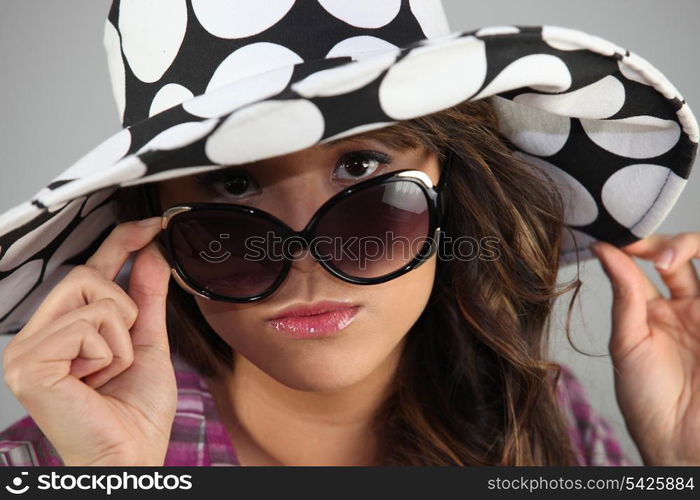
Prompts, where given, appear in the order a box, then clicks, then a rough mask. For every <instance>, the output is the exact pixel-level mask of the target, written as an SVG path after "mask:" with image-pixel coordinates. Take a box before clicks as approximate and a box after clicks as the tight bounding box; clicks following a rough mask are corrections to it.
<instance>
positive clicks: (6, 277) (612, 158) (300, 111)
mask: <svg viewBox="0 0 700 500" xmlns="http://www.w3.org/2000/svg"><path fill="white" fill-rule="evenodd" d="M104 46H105V49H106V51H107V59H108V65H109V72H110V76H111V80H112V88H113V92H114V98H115V100H116V103H117V109H118V112H119V115H120V118H121V121H122V124H123V129H122V130H121V131H120V132H118V133H116V134H114V135H113V136H112V137H109V138H108V139H106V140H105V141H104V142H102V143H101V144H100V145H98V146H97V147H96V148H95V149H93V150H92V151H90V152H89V153H88V154H86V155H85V156H84V157H82V158H81V159H80V160H78V161H77V162H76V163H75V164H74V165H72V166H70V167H69V168H68V169H66V170H65V171H64V172H63V173H61V174H60V175H59V176H58V177H56V178H55V179H53V180H52V181H51V182H50V183H48V185H47V186H46V187H45V188H43V189H41V190H40V191H39V192H38V193H36V195H34V196H33V197H32V198H31V200H29V201H26V202H24V203H22V204H20V205H18V206H16V207H14V208H12V209H10V210H9V211H7V212H6V213H4V214H3V215H1V216H0V333H14V332H17V331H18V330H19V329H20V328H21V327H22V326H23V325H24V323H26V322H27V321H28V319H29V318H30V317H31V315H32V314H33V312H34V311H35V310H36V308H37V307H38V305H39V304H40V303H41V302H42V301H43V299H44V298H45V296H46V295H47V293H48V292H49V291H50V290H51V288H52V287H53V286H54V285H55V284H56V283H57V282H58V281H60V280H61V279H62V278H63V276H65V274H66V273H67V272H68V271H69V270H70V269H71V267H72V266H75V265H78V264H82V263H84V262H85V260H87V258H88V257H89V256H90V255H91V254H92V253H93V252H94V251H95V250H96V248H97V246H98V245H99V243H101V241H102V240H103V239H104V238H105V237H106V236H107V234H109V232H110V231H111V229H112V228H113V227H114V225H115V224H116V219H115V217H114V214H113V207H114V200H113V199H112V195H113V194H114V192H115V191H116V190H117V189H119V188H120V187H122V186H130V185H134V184H142V183H148V182H153V181H161V180H165V179H170V178H174V177H179V176H183V175H191V174H194V173H197V172H201V171H204V170H211V169H217V168H221V167H223V166H228V165H234V164H240V163H244V162H252V161H255V160H260V159H263V158H266V157H272V156H276V155H281V154H286V153H291V152H294V151H297V150H300V149H304V148H307V147H309V146H313V145H315V144H317V143H322V142H325V141H328V140H332V139H336V138H339V137H342V136H347V135H351V134H355V133H359V132H363V131H368V130H371V129H376V128H380V127H385V126H387V125H391V124H392V123H395V122H397V121H399V120H405V119H410V118H414V117H418V116H421V115H426V114H429V113H433V112H436V111H440V110H442V109H445V108H447V107H450V106H453V105H456V104H458V103H460V102H462V101H465V100H477V99H489V100H490V101H491V102H492V103H493V104H494V106H495V108H496V110H497V112H498V115H499V118H500V123H501V128H502V131H503V133H504V135H505V136H506V137H507V138H508V139H509V140H510V141H511V142H512V144H513V145H514V148H515V151H516V154H518V155H521V156H522V157H523V158H526V159H528V160H530V161H531V162H533V163H535V164H537V165H541V166H542V167H543V168H544V169H545V171H546V172H548V173H549V174H551V176H552V177H553V178H554V179H555V180H556V181H557V183H558V184H560V185H561V187H562V190H563V191H564V192H565V197H566V200H567V207H566V223H567V225H568V227H570V228H571V229H572V234H573V235H574V237H573V238H572V237H571V236H570V235H569V234H568V233H567V232H565V241H564V247H563V249H562V264H567V263H570V262H573V261H574V260H575V255H576V252H575V250H577V249H578V251H579V257H580V259H582V260H584V259H589V258H592V257H593V255H592V254H591V252H590V248H589V247H590V244H591V243H592V242H594V241H596V240H605V241H608V242H611V243H613V244H615V245H618V246H622V245H625V244H628V243H631V242H633V241H636V240H638V239H640V238H643V237H644V236H647V235H649V234H651V233H652V232H653V231H654V230H655V229H656V228H657V227H658V226H659V224H660V223H661V222H662V220H663V219H664V218H665V217H666V216H667V214H668V213H669V211H670V210H671V208H672V206H673V205H674V204H675V202H676V200H677V199H678V196H679V195H680V193H681V191H682V190H683V188H684V185H685V183H686V182H687V179H688V176H689V174H690V170H691V167H692V164H693V160H694V157H695V154H696V150H697V146H698V124H697V121H696V119H695V117H694V116H693V114H692V112H691V110H690V108H689V107H688V105H687V104H686V102H685V100H684V99H683V97H682V96H681V94H680V93H679V92H678V91H677V90H676V88H675V87H674V86H673V85H672V84H671V82H669V81H668V80H667V79H666V77H665V76H664V75H663V74H661V72H660V71H659V70H657V69H656V68H654V66H652V65H651V64H650V63H649V62H647V61H646V60H645V59H643V58H642V57H640V56H638V55H636V54H634V53H632V52H630V51H628V50H625V49H624V48H622V47H619V46H617V45H615V44H614V43H611V42H609V41H607V40H603V39H601V38H599V37H597V36H592V35H589V34H587V33H583V32H580V31H576V30H571V29H565V28H561V27H556V26H494V27H486V28H481V29H478V30H474V31H465V32H451V31H450V29H449V27H448V24H447V20H446V18H445V14H444V11H443V8H442V5H441V4H440V2H439V0H403V1H402V0H382V1H376V0H354V1H352V2H349V1H345V0H297V1H295V0H270V1H266V2H259V1H256V0H237V1H235V2H234V1H231V2H225V1H222V0H150V1H144V0H121V1H120V0H114V2H113V3H112V6H111V8H110V10H109V13H108V16H107V22H106V24H105V31H104ZM125 273H128V266H125V267H124V269H123V270H122V273H120V276H119V277H118V279H117V281H118V282H120V283H126V281H125V279H126V274H125ZM120 280H121V281H120ZM122 286H124V285H122Z"/></svg>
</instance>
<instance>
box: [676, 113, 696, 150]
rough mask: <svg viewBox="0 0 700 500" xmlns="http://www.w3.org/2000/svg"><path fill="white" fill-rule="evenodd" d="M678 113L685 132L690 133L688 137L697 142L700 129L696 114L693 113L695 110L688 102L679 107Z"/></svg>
mask: <svg viewBox="0 0 700 500" xmlns="http://www.w3.org/2000/svg"><path fill="white" fill-rule="evenodd" d="M676 114H677V115H678V119H679V120H680V121H681V124H683V132H685V133H686V134H688V139H690V140H691V141H692V142H694V143H695V144H697V143H698V139H700V129H699V128H698V121H697V120H696V119H695V115H693V112H692V111H691V110H690V106H688V103H685V104H684V105H683V106H681V109H679V110H678V112H677V113H676Z"/></svg>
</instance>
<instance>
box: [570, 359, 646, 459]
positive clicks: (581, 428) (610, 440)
mask: <svg viewBox="0 0 700 500" xmlns="http://www.w3.org/2000/svg"><path fill="white" fill-rule="evenodd" d="M557 397H558V399H559V401H560V403H561V405H562V410H563V412H564V414H565V416H566V419H567V421H568V423H569V435H570V436H571V442H572V445H573V448H574V451H575V452H576V455H577V458H578V462H579V465H612V466H619V465H635V464H634V463H633V462H632V461H631V460H630V459H629V457H628V456H627V455H626V454H625V453H624V451H623V450H622V446H621V445H620V441H619V439H618V438H617V436H616V435H615V431H614V430H613V428H612V426H611V425H610V423H609V422H608V421H607V420H605V419H604V418H602V417H601V416H600V415H598V414H597V412H596V411H595V410H594V409H593V407H592V406H591V404H590V402H589V401H588V395H587V393H586V390H585V388H584V387H583V385H582V384H581V382H580V381H579V380H578V379H577V378H576V376H575V375H574V373H573V371H572V370H571V369H570V368H568V367H567V366H564V365H561V375H560V376H559V382H558V384H557Z"/></svg>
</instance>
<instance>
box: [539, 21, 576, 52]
mask: <svg viewBox="0 0 700 500" xmlns="http://www.w3.org/2000/svg"><path fill="white" fill-rule="evenodd" d="M579 33H580V32H578V31H576V30H571V29H569V28H562V27H560V26H542V39H543V40H544V41H545V42H546V43H547V45H549V46H550V47H553V48H555V49H557V50H579V49H582V48H584V47H583V46H582V38H581V36H577V35H578V34H579Z"/></svg>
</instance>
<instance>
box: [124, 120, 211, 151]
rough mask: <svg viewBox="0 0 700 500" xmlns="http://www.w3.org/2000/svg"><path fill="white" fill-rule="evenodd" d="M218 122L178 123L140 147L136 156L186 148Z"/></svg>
mask: <svg viewBox="0 0 700 500" xmlns="http://www.w3.org/2000/svg"><path fill="white" fill-rule="evenodd" d="M218 122H219V121H218V120H216V119H214V118H212V119H210V120H204V121H202V122H185V123H179V124H177V125H174V126H172V127H170V128H169V129H167V130H164V131H163V132H161V133H160V134H158V135H156V136H155V137H154V138H153V139H151V140H150V141H148V142H147V143H146V144H144V145H143V146H141V149H139V150H138V151H137V152H136V154H141V153H143V152H144V151H148V150H149V149H160V150H169V149H177V148H181V147H183V146H187V145H189V144H192V143H193V142H195V141H197V140H198V139H201V138H202V137H204V136H205V135H207V134H208V133H209V132H211V131H212V129H213V128H214V127H215V126H216V124H217V123H218Z"/></svg>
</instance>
